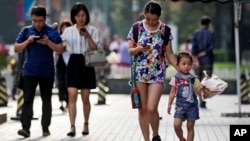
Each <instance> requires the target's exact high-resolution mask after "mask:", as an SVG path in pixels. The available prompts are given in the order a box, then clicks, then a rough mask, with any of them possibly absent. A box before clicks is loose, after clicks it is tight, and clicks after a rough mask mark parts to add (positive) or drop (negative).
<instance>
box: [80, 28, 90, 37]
mask: <svg viewBox="0 0 250 141" xmlns="http://www.w3.org/2000/svg"><path fill="white" fill-rule="evenodd" d="M80 35H81V36H84V37H85V38H89V37H90V35H89V32H88V31H87V29H86V28H81V29H80Z"/></svg>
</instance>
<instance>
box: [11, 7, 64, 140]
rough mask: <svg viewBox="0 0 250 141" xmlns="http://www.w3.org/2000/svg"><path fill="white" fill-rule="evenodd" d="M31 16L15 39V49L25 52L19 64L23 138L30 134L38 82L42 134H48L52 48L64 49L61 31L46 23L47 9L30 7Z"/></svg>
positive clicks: (52, 74)
mask: <svg viewBox="0 0 250 141" xmlns="http://www.w3.org/2000/svg"><path fill="white" fill-rule="evenodd" d="M31 20H32V25H30V26H28V27H25V28H23V29H22V30H21V32H20V33H19V34H18V37H17V39H16V43H15V52H22V51H24V52H25V58H24V63H23V66H22V74H23V75H22V76H23V92H24V103H23V107H22V114H21V123H22V129H20V130H18V134H19V135H21V136H23V137H25V138H26V137H29V136H30V126H31V119H32V116H33V101H34V96H35V91H36V87H37V85H38V84H39V88H40V95H41V98H42V119H41V124H42V130H43V136H48V135H50V132H49V125H50V122H51V116H52V105H51V96H52V88H53V84H54V76H55V69H54V59H53V52H54V51H55V52H58V53H61V52H63V45H62V39H61V37H60V34H59V33H58V31H57V30H56V29H55V28H53V27H51V26H49V25H47V24H46V23H45V21H46V9H45V8H44V7H42V6H34V7H32V9H31Z"/></svg>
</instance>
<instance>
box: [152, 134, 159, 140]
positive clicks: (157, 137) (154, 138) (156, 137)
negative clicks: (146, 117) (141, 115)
mask: <svg viewBox="0 0 250 141" xmlns="http://www.w3.org/2000/svg"><path fill="white" fill-rule="evenodd" d="M152 141H161V137H160V136H159V135H157V136H154V137H153V139H152Z"/></svg>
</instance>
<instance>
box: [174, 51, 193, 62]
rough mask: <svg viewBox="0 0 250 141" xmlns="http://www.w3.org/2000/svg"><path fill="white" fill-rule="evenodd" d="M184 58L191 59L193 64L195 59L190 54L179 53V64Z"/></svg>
mask: <svg viewBox="0 0 250 141" xmlns="http://www.w3.org/2000/svg"><path fill="white" fill-rule="evenodd" d="M183 57H189V58H190V60H191V62H192V63H193V57H192V56H191V54H190V53H188V52H179V53H178V54H177V64H179V63H180V60H181V58H183Z"/></svg>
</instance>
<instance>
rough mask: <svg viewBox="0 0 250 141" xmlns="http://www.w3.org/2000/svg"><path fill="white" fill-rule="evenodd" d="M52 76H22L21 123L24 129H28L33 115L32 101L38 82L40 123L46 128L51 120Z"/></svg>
mask: <svg viewBox="0 0 250 141" xmlns="http://www.w3.org/2000/svg"><path fill="white" fill-rule="evenodd" d="M53 83H54V78H53V77H52V78H47V77H33V76H24V77H23V92H24V103H23V107H22V115H21V123H22V127H23V129H24V130H26V131H29V129H30V126H31V120H32V116H33V102H34V97H35V91H36V87H37V85H38V84H39V87H40V95H41V98H42V119H41V124H42V127H43V129H48V127H49V125H50V122H51V115H52V105H51V96H52V88H53Z"/></svg>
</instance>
